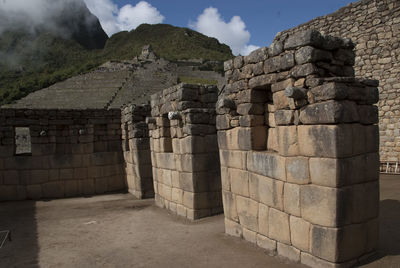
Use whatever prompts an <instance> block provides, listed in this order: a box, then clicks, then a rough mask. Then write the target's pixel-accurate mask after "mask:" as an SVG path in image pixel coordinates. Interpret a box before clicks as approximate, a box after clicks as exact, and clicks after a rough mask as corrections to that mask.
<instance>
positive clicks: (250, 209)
mask: <svg viewBox="0 0 400 268" xmlns="http://www.w3.org/2000/svg"><path fill="white" fill-rule="evenodd" d="M236 207H237V212H238V216H239V221H240V224H241V225H243V227H245V228H247V229H249V230H251V231H254V232H257V231H258V203H257V202H255V201H253V200H251V199H250V198H245V197H241V196H236Z"/></svg>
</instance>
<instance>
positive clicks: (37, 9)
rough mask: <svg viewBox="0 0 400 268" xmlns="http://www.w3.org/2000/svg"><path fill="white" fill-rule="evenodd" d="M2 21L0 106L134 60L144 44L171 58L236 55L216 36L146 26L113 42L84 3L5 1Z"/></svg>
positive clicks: (0, 12) (75, 0)
mask: <svg viewBox="0 0 400 268" xmlns="http://www.w3.org/2000/svg"><path fill="white" fill-rule="evenodd" d="M0 17H1V18H2V20H1V21H0V59H1V60H0V104H4V103H9V102H11V101H13V100H16V99H19V98H21V97H23V96H25V95H27V94H29V93H30V92H33V91H35V90H38V89H41V88H44V87H47V86H49V85H51V84H54V83H55V82H58V81H61V80H64V79H66V78H68V77H71V76H73V75H76V74H79V73H82V72H87V71H89V70H91V69H92V68H94V67H96V66H98V65H100V64H102V63H104V62H105V61H107V60H110V59H131V58H133V57H134V56H137V55H139V53H140V51H141V48H142V47H143V45H145V44H151V45H152V46H153V49H154V51H155V53H156V54H158V55H159V56H161V57H165V58H167V59H171V60H178V59H191V58H203V59H208V60H218V61H223V60H226V59H228V58H230V57H232V52H231V50H230V48H229V47H228V46H226V45H222V44H220V43H219V42H218V41H217V40H216V39H215V38H209V37H207V36H205V35H202V34H200V33H198V32H195V31H193V30H190V29H186V28H180V27H174V26H171V25H162V24H159V25H141V26H139V27H137V28H136V30H133V31H131V32H120V33H117V34H115V35H114V36H112V37H111V38H108V36H107V35H106V33H105V32H104V30H103V29H102V28H101V25H100V23H99V21H98V19H97V18H96V17H95V16H94V15H93V14H91V13H90V11H89V10H88V8H87V7H86V5H85V3H84V2H83V0H29V1H24V0H2V1H1V3H0ZM3 18H4V19H3Z"/></svg>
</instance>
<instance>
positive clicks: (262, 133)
mask: <svg viewBox="0 0 400 268" xmlns="http://www.w3.org/2000/svg"><path fill="white" fill-rule="evenodd" d="M238 142H239V149H241V150H246V151H248V150H265V148H266V146H267V129H266V127H265V126H255V127H240V128H239V132H238Z"/></svg>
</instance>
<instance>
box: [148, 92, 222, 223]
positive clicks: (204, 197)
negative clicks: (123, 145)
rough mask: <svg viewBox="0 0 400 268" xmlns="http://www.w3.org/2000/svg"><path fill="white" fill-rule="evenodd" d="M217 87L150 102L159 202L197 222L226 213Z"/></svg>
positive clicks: (158, 96) (155, 97) (160, 95)
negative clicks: (223, 210) (218, 136)
mask: <svg viewBox="0 0 400 268" xmlns="http://www.w3.org/2000/svg"><path fill="white" fill-rule="evenodd" d="M217 96H218V90H217V88H216V87H215V86H200V85H188V84H179V85H177V86H174V87H171V88H168V89H166V90H164V91H162V92H159V93H158V94H155V95H152V96H151V114H152V118H149V119H148V120H147V121H148V123H149V129H150V137H151V138H150V147H151V152H152V153H151V158H152V164H153V179H154V192H155V202H156V204H157V205H158V206H160V207H165V208H167V209H169V210H170V211H172V212H173V213H175V214H178V215H180V216H183V217H187V218H189V219H198V218H201V217H205V216H210V215H213V214H217V213H220V212H222V198H221V180H220V165H219V158H218V145H217V133H216V128H215V103H216V100H217Z"/></svg>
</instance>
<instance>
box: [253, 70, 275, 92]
mask: <svg viewBox="0 0 400 268" xmlns="http://www.w3.org/2000/svg"><path fill="white" fill-rule="evenodd" d="M276 79H277V76H276V74H275V73H272V74H264V75H260V76H256V77H253V78H251V79H250V80H249V88H253V89H267V88H268V87H270V85H271V84H272V83H275V81H276Z"/></svg>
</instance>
